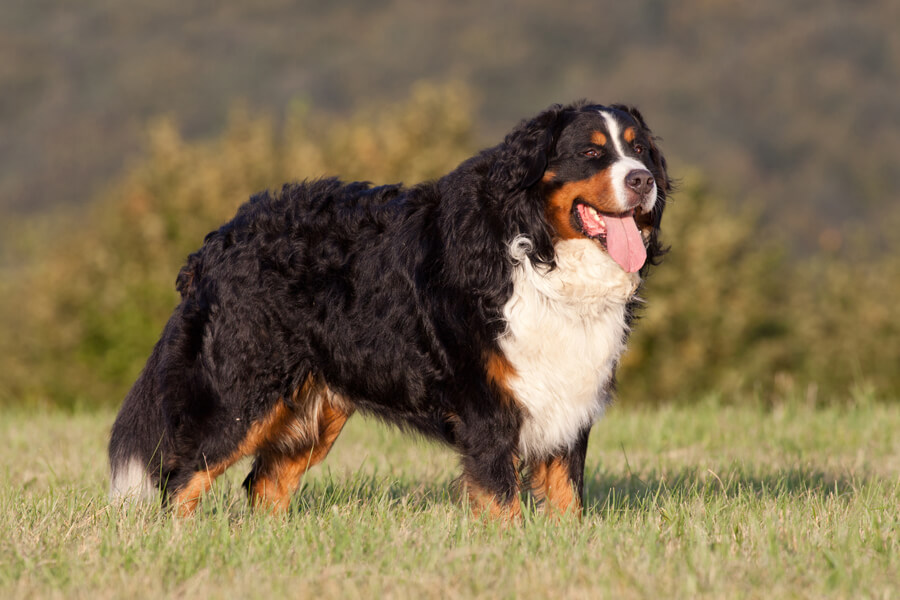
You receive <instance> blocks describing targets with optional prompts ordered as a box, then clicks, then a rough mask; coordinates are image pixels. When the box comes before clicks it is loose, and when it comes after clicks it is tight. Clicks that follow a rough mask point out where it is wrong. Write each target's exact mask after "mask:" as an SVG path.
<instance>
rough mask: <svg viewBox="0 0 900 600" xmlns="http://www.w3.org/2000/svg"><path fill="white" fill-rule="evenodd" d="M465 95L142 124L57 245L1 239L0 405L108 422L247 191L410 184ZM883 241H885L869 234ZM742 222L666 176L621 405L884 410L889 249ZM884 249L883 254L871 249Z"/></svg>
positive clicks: (890, 360)
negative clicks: (880, 405)
mask: <svg viewBox="0 0 900 600" xmlns="http://www.w3.org/2000/svg"><path fill="white" fill-rule="evenodd" d="M470 114H471V105H470V101H469V99H468V94H467V93H466V91H465V90H464V89H463V88H460V87H457V86H445V87H435V86H428V85H422V86H419V87H417V88H416V89H415V90H414V91H413V94H412V97H411V98H410V100H409V101H408V102H407V103H405V104H403V105H401V106H396V107H393V108H386V109H382V110H378V111H366V112H362V113H359V114H357V115H356V116H354V117H351V118H349V119H338V118H335V117H333V116H329V115H324V114H323V113H321V112H317V111H313V110H310V109H309V108H308V107H306V106H303V105H300V104H298V105H295V106H293V107H291V109H290V110H289V111H288V115H287V117H286V118H285V119H284V120H283V125H282V126H280V127H278V128H276V126H275V125H274V120H273V119H272V118H269V117H265V116H262V117H252V116H250V115H248V114H247V112H246V111H245V110H241V109H235V110H234V111H233V113H232V115H231V118H230V119H229V122H228V125H227V128H226V131H225V133H224V134H223V135H222V136H221V137H220V138H218V139H216V140H212V141H208V142H187V141H185V140H184V139H182V138H181V136H180V135H179V133H178V130H177V127H176V126H175V125H174V124H173V123H172V122H171V121H168V120H165V119H163V120H160V121H158V122H156V123H154V124H152V125H151V126H150V127H149V130H148V141H149V146H148V150H147V156H146V158H145V159H144V160H143V161H141V162H140V163H139V164H137V165H135V166H134V168H132V169H131V170H130V171H129V172H128V173H127V174H125V175H124V176H123V177H122V178H121V179H120V180H119V181H118V182H117V183H114V184H113V185H112V186H111V187H110V191H109V192H107V193H106V194H105V195H104V196H103V197H102V198H100V199H99V200H98V201H97V202H96V203H95V205H94V206H93V208H92V209H91V210H90V211H89V212H88V214H86V215H84V216H81V217H73V216H70V218H69V220H68V223H67V224H66V225H65V226H64V227H60V226H59V225H58V224H57V225H47V224H43V225H42V226H40V227H36V228H35V227H32V228H22V227H17V228H13V227H9V226H8V224H7V227H6V229H7V231H9V232H12V233H13V234H14V239H13V240H12V242H13V243H14V244H16V245H17V246H18V247H19V248H29V247H30V248H32V250H31V251H30V254H31V260H29V261H28V262H27V264H26V266H25V267H21V268H16V269H9V268H7V273H6V277H4V278H3V283H2V285H3V289H2V292H3V293H2V296H0V323H2V324H3V330H4V331H5V332H7V335H5V336H3V338H2V339H0V356H2V359H0V360H2V361H3V362H2V363H0V377H2V381H3V382H4V385H3V387H2V389H0V405H13V404H16V405H27V406H47V405H55V406H66V407H74V406H88V407H94V406H104V405H106V406H109V405H117V404H118V403H119V402H120V401H121V398H122V397H123V395H124V394H125V392H126V391H127V389H128V387H129V386H130V385H131V383H132V382H133V381H134V379H135V377H136V376H137V374H138V372H139V370H140V369H141V367H142V366H143V363H144V361H145V360H146V358H147V356H148V355H149V352H150V349H151V348H152V346H153V344H154V342H155V341H156V339H157V337H158V335H159V332H160V330H161V328H162V326H163V324H164V323H165V321H166V319H167V318H168V316H169V314H170V312H171V310H172V308H173V307H174V305H175V304H176V302H177V294H176V293H175V290H174V278H175V275H176V273H177V272H178V269H179V268H180V266H181V265H182V264H183V262H184V259H185V257H186V256H187V255H188V254H189V253H190V252H192V251H193V250H195V249H196V248H197V247H198V246H199V244H200V243H201V241H202V239H203V237H204V235H205V234H206V233H207V232H208V231H209V230H211V229H213V228H215V227H217V226H218V225H220V224H221V223H222V222H223V221H225V220H227V219H228V218H230V217H231V216H232V215H233V214H234V211H235V210H236V208H237V207H238V206H239V205H240V204H241V203H242V202H244V201H245V200H246V199H247V198H248V197H249V196H250V195H251V194H252V193H254V192H256V191H259V190H261V189H264V188H266V187H270V186H280V184H281V183H283V182H285V181H290V180H298V179H304V178H308V177H317V176H321V175H325V174H340V175H341V176H343V177H344V178H346V179H350V180H353V179H363V178H369V179H373V180H374V183H390V182H396V181H405V182H407V183H414V182H418V181H421V180H423V179H428V178H432V177H436V176H439V175H441V174H443V173H445V172H447V171H448V170H449V169H452V168H453V167H454V166H455V165H456V164H458V163H459V161H461V160H462V159H464V158H465V157H467V156H469V155H470V154H471V153H472V152H473V151H474V150H475V144H474V140H473V127H472V123H471V120H470ZM885 231H889V228H886V229H885ZM765 232H766V228H765V227H763V225H762V223H761V220H760V215H759V214H758V212H755V210H754V209H753V208H750V209H740V210H735V209H734V208H733V207H732V206H730V205H729V204H728V203H726V202H725V201H724V200H723V199H722V198H721V197H720V196H718V195H717V194H715V193H713V192H712V191H710V190H709V189H707V187H706V186H705V185H704V179H703V177H702V175H701V174H699V173H688V174H687V175H686V176H684V177H683V181H682V184H681V189H680V191H679V192H677V193H676V195H675V196H674V198H673V200H672V202H671V205H670V206H669V207H668V209H667V212H666V217H665V219H664V222H663V234H664V235H663V239H664V241H666V242H667V243H669V244H671V246H672V249H671V252H670V253H669V254H668V256H667V257H666V258H665V260H664V263H663V265H661V266H660V267H659V268H657V269H655V270H654V271H653V273H652V274H651V276H650V278H649V280H648V282H647V285H646V287H645V289H644V292H643V295H644V296H645V297H647V299H648V301H649V304H648V307H647V308H646V310H644V311H643V313H642V318H641V319H640V320H639V321H638V323H637V324H636V328H635V334H634V336H633V337H632V342H631V345H630V349H629V351H628V352H627V354H626V355H625V358H624V360H623V364H622V368H621V371H620V381H621V385H620V389H621V394H620V395H621V398H622V402H623V403H625V404H632V403H653V402H670V401H692V400H696V399H698V398H700V397H702V396H704V395H707V394H710V393H714V394H728V395H731V394H733V393H736V392H746V391H751V392H754V393H756V394H758V395H763V396H765V397H771V395H772V394H776V395H785V394H793V395H801V396H805V397H808V398H810V399H814V400H818V401H832V400H835V399H840V398H845V397H847V396H848V395H849V394H857V395H858V394H860V393H863V394H867V395H873V394H877V395H881V396H885V397H887V396H890V397H893V398H896V397H897V391H898V389H900V376H898V374H897V372H898V370H897V368H896V364H897V359H898V356H897V352H898V348H900V331H898V325H897V322H896V316H895V313H896V308H895V307H896V305H897V300H898V299H900V259H898V254H897V252H896V250H897V248H896V247H895V245H894V246H890V244H888V242H887V241H884V240H882V241H881V243H882V245H885V244H887V245H886V246H884V247H882V248H881V250H882V252H881V253H874V252H873V250H872V249H873V248H874V247H875V246H876V244H874V243H873V242H872V241H873V239H875V238H874V237H873V235H872V233H871V232H868V233H869V235H867V236H863V237H862V241H861V242H859V243H858V244H856V246H855V247H854V249H853V252H845V254H847V255H848V256H849V257H848V256H842V257H839V256H838V254H837V253H836V252H835V251H834V244H826V246H827V247H829V248H831V250H829V251H823V252H821V253H819V254H815V255H813V256H810V257H808V258H804V259H790V260H789V258H788V257H787V256H786V253H785V252H784V251H783V250H781V248H782V245H781V244H779V243H778V242H777V240H771V239H770V241H767V238H768V237H770V236H767V234H766V233H765ZM887 239H890V238H887Z"/></svg>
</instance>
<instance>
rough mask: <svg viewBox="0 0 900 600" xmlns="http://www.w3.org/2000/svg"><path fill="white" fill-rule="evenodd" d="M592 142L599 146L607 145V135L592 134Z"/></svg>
mask: <svg viewBox="0 0 900 600" xmlns="http://www.w3.org/2000/svg"><path fill="white" fill-rule="evenodd" d="M591 142H592V143H594V144H597V145H598V146H605V145H606V135H605V134H604V133H603V132H600V131H595V132H594V133H592V134H591Z"/></svg>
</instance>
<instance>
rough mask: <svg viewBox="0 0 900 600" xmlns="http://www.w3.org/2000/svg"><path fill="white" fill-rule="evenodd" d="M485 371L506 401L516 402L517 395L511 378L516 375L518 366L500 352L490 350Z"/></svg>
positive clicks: (489, 380)
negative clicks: (510, 381) (511, 386)
mask: <svg viewBox="0 0 900 600" xmlns="http://www.w3.org/2000/svg"><path fill="white" fill-rule="evenodd" d="M485 371H486V373H487V379H488V382H489V383H492V384H493V385H495V386H496V387H497V390H498V391H499V392H500V394H501V396H502V400H504V401H506V402H515V396H514V395H513V393H512V389H511V388H510V387H509V380H510V379H511V378H513V377H515V376H516V368H515V367H514V366H513V365H512V363H511V362H509V359H508V358H506V356H505V355H503V354H501V353H500V352H493V351H491V352H488V353H487V359H486V360H485Z"/></svg>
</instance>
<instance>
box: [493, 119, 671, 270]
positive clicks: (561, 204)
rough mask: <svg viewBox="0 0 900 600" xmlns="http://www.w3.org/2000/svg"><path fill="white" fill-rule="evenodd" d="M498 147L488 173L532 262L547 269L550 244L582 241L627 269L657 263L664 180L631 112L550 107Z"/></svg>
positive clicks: (659, 158) (653, 147) (647, 134)
mask: <svg viewBox="0 0 900 600" xmlns="http://www.w3.org/2000/svg"><path fill="white" fill-rule="evenodd" d="M499 150H500V159H499V160H498V161H497V162H496V163H495V166H494V169H493V173H492V175H493V177H494V179H495V181H496V182H497V183H500V184H501V185H505V186H506V189H507V190H508V191H509V193H510V198H511V199H512V201H513V203H514V205H513V206H507V207H506V208H507V210H509V211H511V212H512V213H514V215H515V216H514V220H515V221H517V223H518V225H519V228H520V229H524V230H525V231H522V233H525V234H527V235H528V236H529V237H530V238H531V239H532V240H533V241H534V243H535V246H534V252H533V254H532V256H531V258H532V260H534V261H537V262H546V263H551V264H552V262H553V258H552V257H553V250H552V246H553V244H554V243H555V242H557V241H559V240H563V239H578V238H586V239H590V240H592V241H593V242H594V243H596V244H599V245H600V246H601V247H602V248H603V250H604V251H605V252H607V253H608V254H609V256H610V257H611V258H612V259H613V260H615V261H616V263H618V264H619V266H620V267H621V268H622V269H623V270H625V271H627V272H634V271H638V270H641V269H642V268H643V267H644V266H645V265H648V264H655V262H656V259H657V257H658V256H659V255H660V254H661V248H660V245H659V241H658V232H659V226H660V219H661V217H662V211H663V208H664V206H665V201H666V195H667V193H668V191H669V190H670V183H669V178H668V174H667V173H666V161H665V158H664V157H663V155H662V153H661V152H660V151H659V148H658V147H657V144H656V140H655V138H654V137H653V134H652V133H651V131H650V129H649V128H648V127H647V124H646V122H645V121H644V118H643V117H642V116H641V114H640V113H639V112H638V111H637V110H636V109H634V108H631V107H627V106H623V105H612V106H600V105H590V104H576V105H571V106H567V107H562V106H553V107H551V108H550V109H548V110H547V111H545V112H543V113H541V114H539V115H538V116H537V117H535V118H534V119H532V120H530V121H527V122H523V123H522V124H521V125H520V126H519V127H517V128H516V129H515V130H513V131H512V132H511V133H510V134H509V135H508V136H507V137H506V140H505V141H504V143H503V144H502V145H501V146H500V148H499Z"/></svg>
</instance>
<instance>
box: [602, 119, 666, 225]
mask: <svg viewBox="0 0 900 600" xmlns="http://www.w3.org/2000/svg"><path fill="white" fill-rule="evenodd" d="M599 112H600V115H602V116H603V120H604V121H605V122H606V127H607V128H608V129H609V137H610V138H612V142H613V145H614V146H615V148H616V154H617V155H618V157H619V160H617V161H616V162H614V163H613V165H612V167H611V169H610V172H609V176H610V177H611V178H612V184H613V190H614V191H615V192H616V203H617V204H618V205H619V211H620V212H625V211H628V210H631V209H632V208H634V207H633V206H628V191H627V190H626V189H625V178H626V176H627V175H628V174H629V173H631V172H632V171H634V170H635V169H642V170H645V171H646V170H647V166H646V165H645V164H644V163H642V162H641V161H639V160H637V159H635V158H632V157H631V156H625V146H624V145H623V144H622V129H621V127H619V122H618V121H617V120H616V118H615V117H614V116H613V115H612V114H610V113H609V112H607V111H605V110H601V111H599ZM648 197H649V198H650V202H649V204H650V205H649V206H646V204H647V201H646V200H645V201H644V206H643V208H644V210H650V209H652V208H653V204H655V203H656V190H655V189H654V190H653V193H651V194H648Z"/></svg>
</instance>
